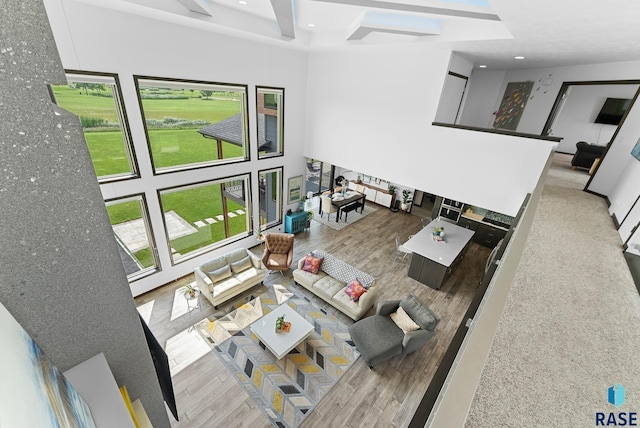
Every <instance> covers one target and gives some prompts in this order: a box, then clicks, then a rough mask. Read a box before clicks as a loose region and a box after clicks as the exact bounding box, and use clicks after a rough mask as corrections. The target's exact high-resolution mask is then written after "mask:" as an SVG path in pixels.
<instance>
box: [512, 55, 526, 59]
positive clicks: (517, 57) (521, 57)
mask: <svg viewBox="0 0 640 428" xmlns="http://www.w3.org/2000/svg"><path fill="white" fill-rule="evenodd" d="M514 58H515V59H524V57H523V56H516V57H514Z"/></svg>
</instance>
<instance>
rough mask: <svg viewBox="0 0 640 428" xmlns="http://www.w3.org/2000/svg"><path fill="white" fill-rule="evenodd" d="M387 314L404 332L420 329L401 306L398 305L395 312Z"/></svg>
mask: <svg viewBox="0 0 640 428" xmlns="http://www.w3.org/2000/svg"><path fill="white" fill-rule="evenodd" d="M389 316H390V317H391V320H392V321H393V322H394V323H396V325H397V326H398V327H400V328H401V329H402V331H403V332H405V333H408V332H410V331H416V330H419V329H420V326H419V325H418V324H416V323H415V321H414V320H412V319H411V317H410V316H409V315H407V313H406V312H405V311H404V309H402V307H399V308H398V310H397V311H396V312H394V313H392V314H390V315H389Z"/></svg>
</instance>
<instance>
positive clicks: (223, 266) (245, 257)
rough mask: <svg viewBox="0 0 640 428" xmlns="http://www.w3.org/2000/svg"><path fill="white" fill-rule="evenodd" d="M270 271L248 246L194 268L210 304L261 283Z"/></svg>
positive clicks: (198, 281) (217, 302)
mask: <svg viewBox="0 0 640 428" xmlns="http://www.w3.org/2000/svg"><path fill="white" fill-rule="evenodd" d="M266 272H267V270H266V269H265V268H264V265H263V264H262V261H261V260H260V258H259V257H257V256H256V255H254V254H253V253H252V252H251V251H249V250H247V249H246V248H240V249H238V250H234V251H231V252H230V253H227V254H225V255H224V256H220V257H218V258H215V259H213V260H210V261H208V262H206V263H203V264H201V265H200V266H198V267H197V268H196V269H195V272H194V273H195V277H196V286H197V287H198V290H200V292H201V293H202V295H203V296H205V297H206V298H207V299H209V301H210V302H211V304H212V305H213V306H214V307H215V308H217V307H218V305H219V304H221V303H223V302H225V301H227V300H229V299H231V298H232V297H235V296H237V295H238V294H240V293H242V292H243V291H245V290H248V289H249V288H251V287H253V286H254V285H257V284H260V283H262V281H263V280H264V278H265V277H266Z"/></svg>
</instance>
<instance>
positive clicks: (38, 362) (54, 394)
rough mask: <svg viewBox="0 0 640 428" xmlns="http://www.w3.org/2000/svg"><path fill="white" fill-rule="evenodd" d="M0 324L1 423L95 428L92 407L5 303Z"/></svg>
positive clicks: (11, 425)
mask: <svg viewBox="0 0 640 428" xmlns="http://www.w3.org/2000/svg"><path fill="white" fill-rule="evenodd" d="M0 325H2V329H0V343H2V345H1V346H0V378H1V379H2V386H0V424H1V425H2V426H3V427H5V426H6V427H39V428H49V427H69V428H95V423H94V421H93V418H92V416H91V411H90V409H89V406H88V405H87V404H86V402H85V401H84V400H83V399H82V397H80V395H79V394H78V392H77V391H76V390H75V388H74V387H73V386H72V385H71V384H70V383H69V381H67V379H66V378H65V377H64V376H63V375H62V373H60V371H59V370H58V369H57V368H56V366H55V365H54V364H53V363H52V362H51V360H49V358H48V357H47V356H46V355H45V354H44V352H42V349H40V347H39V346H38V344H37V343H36V342H35V341H34V340H33V339H32V338H31V336H29V334H28V333H27V332H26V331H25V330H24V329H23V328H22V326H20V324H18V322H17V321H16V320H15V318H13V316H12V315H11V314H10V313H9V311H7V309H6V308H5V307H4V306H3V305H2V304H0Z"/></svg>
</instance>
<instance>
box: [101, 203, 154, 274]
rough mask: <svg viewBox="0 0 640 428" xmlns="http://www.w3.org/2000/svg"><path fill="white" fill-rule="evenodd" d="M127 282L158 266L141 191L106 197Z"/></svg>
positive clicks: (150, 271)
mask: <svg viewBox="0 0 640 428" xmlns="http://www.w3.org/2000/svg"><path fill="white" fill-rule="evenodd" d="M106 205H107V213H109V219H110V220H111V227H113V232H114V234H115V236H116V241H117V242H118V250H119V252H120V258H121V259H122V264H123V265H124V270H125V271H126V272H127V277H128V278H129V282H131V281H134V280H136V279H139V278H142V277H144V276H146V275H148V274H150V273H153V272H155V271H157V270H158V266H159V264H158V253H157V251H156V246H155V243H154V240H153V233H152V232H151V225H150V223H149V215H148V212H147V205H146V201H145V198H144V196H143V195H134V196H129V197H126V198H122V199H116V200H110V201H106Z"/></svg>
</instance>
